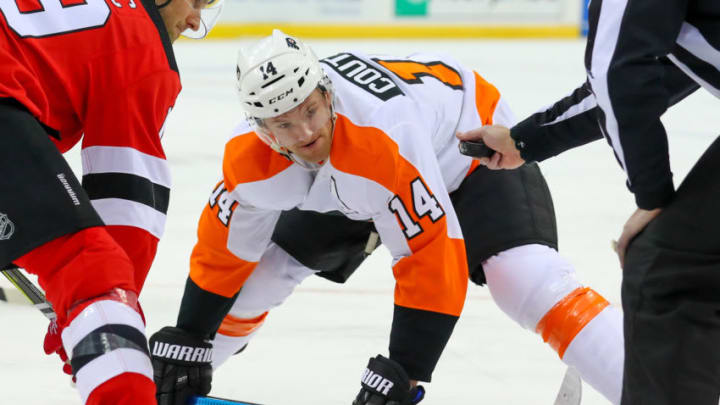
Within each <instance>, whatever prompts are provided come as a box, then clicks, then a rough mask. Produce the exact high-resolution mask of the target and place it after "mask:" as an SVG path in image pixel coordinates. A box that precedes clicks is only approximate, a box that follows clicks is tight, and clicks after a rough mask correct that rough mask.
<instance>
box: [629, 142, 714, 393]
mask: <svg viewBox="0 0 720 405" xmlns="http://www.w3.org/2000/svg"><path fill="white" fill-rule="evenodd" d="M622 302H623V310H624V311H625V371H624V373H625V376H624V382H623V393H622V405H650V404H652V405H671V404H672V405H717V404H718V396H719V395H720V138H718V139H716V140H715V142H713V144H712V145H711V146H710V147H709V148H708V150H707V151H706V152H705V154H704V155H703V156H702V157H701V158H700V160H699V161H698V162H697V163H696V164H695V167H694V168H693V169H692V171H691V172H690V174H688V176H687V178H686V179H685V181H683V183H682V185H681V186H680V188H679V189H678V191H677V193H676V195H675V197H674V200H673V201H672V202H671V203H670V204H669V205H668V206H667V207H665V209H664V210H663V211H662V212H661V213H660V215H659V216H658V217H657V218H655V220H653V221H652V222H651V223H650V224H649V225H648V227H647V228H646V229H645V230H644V231H643V232H642V233H641V234H640V235H639V236H638V237H637V238H635V239H634V240H633V242H632V243H631V244H630V247H629V249H628V252H627V256H626V262H625V268H624V274H623V283H622Z"/></svg>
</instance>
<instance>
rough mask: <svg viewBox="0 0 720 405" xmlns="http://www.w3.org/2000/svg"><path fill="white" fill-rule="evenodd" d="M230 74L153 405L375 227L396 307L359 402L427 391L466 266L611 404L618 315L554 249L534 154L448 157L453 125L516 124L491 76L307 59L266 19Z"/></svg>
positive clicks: (417, 65) (179, 389)
mask: <svg viewBox="0 0 720 405" xmlns="http://www.w3.org/2000/svg"><path fill="white" fill-rule="evenodd" d="M237 83H238V92H239V94H240V100H241V105H242V110H243V112H244V113H245V115H246V117H247V119H246V120H243V121H242V122H241V123H240V125H238V127H237V128H235V130H234V131H233V133H232V136H231V137H230V139H229V140H228V142H227V145H226V149H225V156H224V159H223V180H222V181H221V182H220V183H218V184H217V185H216V186H215V189H214V191H213V192H212V195H211V197H210V200H209V203H208V204H207V206H206V207H205V210H204V211H203V213H202V216H201V218H200V223H199V227H198V242H197V244H196V246H195V248H194V250H193V253H192V257H191V266H190V275H189V277H188V280H187V284H186V289H185V293H184V296H183V301H182V304H181V308H180V314H179V317H178V323H177V326H176V327H165V328H163V329H161V330H160V331H159V332H157V333H156V334H155V335H153V337H152V338H151V348H152V351H153V365H154V368H155V381H156V384H157V387H158V403H159V405H179V404H184V401H185V400H186V398H187V396H188V395H192V394H207V393H208V392H209V390H210V380H211V376H212V369H213V368H217V367H218V366H220V365H221V364H222V363H223V362H224V361H226V360H227V359H228V358H229V357H230V356H231V355H233V354H234V353H236V352H238V351H239V350H242V349H243V348H244V347H245V346H246V345H247V343H248V342H249V341H250V339H251V338H252V337H253V336H254V335H255V333H256V331H257V329H258V328H260V327H261V326H262V324H263V322H264V320H265V317H266V315H267V314H268V311H269V310H270V309H271V308H273V307H275V306H277V305H280V304H281V303H282V302H283V301H284V300H285V298H287V296H289V295H290V294H291V292H292V291H293V289H294V288H295V286H297V285H298V284H299V283H300V282H301V281H302V280H303V279H305V278H306V277H308V276H310V275H313V274H319V275H321V276H324V277H326V278H329V279H331V280H334V281H339V282H342V281H344V280H345V279H347V277H349V276H350V274H352V272H353V271H354V270H355V269H356V267H357V266H358V265H359V264H360V263H361V262H362V260H363V259H364V258H365V257H366V255H367V253H368V252H372V250H373V249H374V247H375V242H374V239H373V236H374V235H376V233H375V232H377V234H379V236H380V240H381V241H382V244H384V245H385V246H386V247H387V248H388V249H389V251H390V253H391V255H392V257H393V264H392V271H393V274H394V276H395V280H396V287H395V308H394V316H393V323H392V329H391V334H390V345H389V356H387V357H385V356H381V355H378V356H376V357H374V358H371V359H370V361H369V363H368V365H367V369H366V372H365V373H364V374H363V378H362V381H361V391H360V393H359V394H358V395H357V397H356V398H355V401H354V404H356V405H363V404H415V403H418V402H420V400H422V398H423V396H424V390H423V389H422V387H421V386H419V385H417V382H418V381H430V379H431V376H432V372H433V370H434V368H435V365H436V363H437V361H438V359H439V358H440V355H441V353H442V350H443V348H444V347H445V344H446V343H447V340H448V339H449V337H450V335H451V333H452V330H453V327H454V325H455V322H456V320H457V318H458V316H459V315H460V312H461V310H462V306H463V302H464V298H465V292H466V289H467V280H468V276H469V279H470V280H472V281H473V282H475V283H477V284H481V285H482V284H485V283H487V285H488V287H489V288H490V292H491V294H492V296H493V298H494V300H495V302H496V303H497V304H498V305H499V306H500V308H501V309H502V310H503V311H504V312H505V313H506V314H507V315H508V316H510V317H511V318H512V319H513V320H515V321H516V322H517V323H519V324H520V325H521V326H522V327H524V328H527V329H530V330H533V331H536V332H537V333H538V334H540V335H541V336H542V338H543V339H544V340H545V341H546V342H548V343H549V344H550V346H552V347H553V349H555V350H556V351H557V352H558V354H559V356H560V358H561V359H562V360H563V361H564V362H565V363H567V364H568V365H570V366H573V367H575V368H577V369H578V370H579V372H580V374H581V376H582V377H583V378H584V379H585V381H587V382H588V383H589V384H590V385H592V386H593V387H595V388H596V389H597V390H598V391H600V392H601V393H602V394H603V395H605V396H606V397H607V398H608V399H609V400H610V401H611V402H613V403H616V404H617V403H619V400H620V387H621V382H622V381H621V380H622V365H623V345H622V316H621V314H620V312H619V311H618V310H617V308H615V307H613V306H610V305H609V304H608V302H607V301H606V300H605V299H604V298H603V297H602V296H600V295H599V294H598V293H597V292H595V291H594V290H592V289H590V288H588V287H583V286H582V285H581V284H580V283H579V282H578V281H577V280H576V279H575V277H574V274H575V271H574V269H573V267H572V266H571V265H570V264H569V263H568V262H567V261H565V260H564V259H563V258H562V257H561V256H560V255H559V254H558V253H557V250H556V249H557V232H556V226H555V216H554V211H553V206H552V200H551V198H550V194H549V191H548V189H547V185H546V184H545V181H544V179H543V177H542V174H541V173H540V171H539V169H538V167H537V165H527V166H525V167H523V168H521V169H519V170H518V171H500V172H494V171H490V170H488V169H486V168H484V167H482V166H478V164H477V163H476V162H475V161H474V160H473V159H471V158H469V157H466V156H463V155H461V154H460V153H459V151H458V140H457V138H456V137H455V133H456V132H458V131H466V130H469V129H471V128H476V127H479V126H482V125H491V124H502V125H508V126H510V125H512V124H513V123H514V118H513V116H512V113H511V111H510V109H509V108H508V106H507V104H506V103H505V101H504V100H503V98H502V97H501V95H500V93H499V91H498V90H497V89H496V88H495V87H494V86H493V85H492V84H490V83H488V82H487V81H485V80H484V79H483V78H482V77H481V76H480V75H479V74H478V73H476V72H474V71H471V70H469V69H466V68H464V67H462V66H460V65H459V64H458V63H457V62H456V61H454V60H453V59H452V58H450V57H447V56H438V55H428V54H413V55H410V56H409V57H401V58H397V57H383V56H369V55H364V54H362V53H357V52H343V53H339V54H337V55H334V56H331V57H328V58H325V59H323V60H321V61H318V59H317V58H316V56H315V55H314V53H313V52H312V50H310V49H309V48H308V47H307V46H306V45H304V44H303V43H301V42H300V41H299V40H297V39H295V38H293V37H290V36H287V35H285V34H284V33H282V32H280V31H278V30H276V31H274V32H273V35H272V36H270V37H268V38H265V39H263V40H262V41H260V42H259V43H257V44H256V45H254V46H252V47H250V48H249V49H247V50H246V51H243V52H241V53H240V55H239V58H238V65H237ZM173 345H176V346H173ZM183 346H184V347H185V348H184V349H183V350H184V352H182V351H178V350H175V351H171V350H168V349H167V348H168V347H177V348H180V347H183ZM211 348H212V349H213V351H214V359H213V360H210V359H208V358H207V356H194V355H193V354H192V353H207V349H211ZM182 353H185V354H186V355H183V354H182ZM477 355H478V356H481V353H477ZM342 400H343V399H342V398H338V401H342Z"/></svg>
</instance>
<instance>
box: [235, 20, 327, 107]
mask: <svg viewBox="0 0 720 405" xmlns="http://www.w3.org/2000/svg"><path fill="white" fill-rule="evenodd" d="M236 73H237V91H238V94H239V96H240V102H241V104H242V108H243V111H244V112H245V113H246V114H247V115H248V118H251V119H256V120H257V119H260V120H262V119H263V118H271V117H276V116H278V115H281V114H284V113H286V112H288V111H290V110H292V109H293V108H295V107H297V106H298V105H300V104H301V103H302V102H303V101H305V99H307V97H308V96H309V95H310V94H311V93H312V92H313V90H315V88H317V86H318V84H321V85H322V84H326V85H327V86H326V89H328V90H330V89H329V88H328V87H329V79H327V76H326V75H325V72H323V70H322V68H321V67H320V63H319V61H318V58H317V56H315V53H314V52H313V51H312V49H310V47H308V46H307V45H305V44H303V43H302V42H301V41H299V40H297V39H295V38H293V37H291V36H289V35H286V34H285V33H283V32H282V31H280V30H278V29H275V30H273V33H272V35H270V36H268V37H266V38H263V39H262V40H260V41H259V42H257V43H256V44H254V45H253V46H252V47H250V48H248V49H246V50H245V51H243V50H241V51H240V53H239V55H238V61H237V71H236Z"/></svg>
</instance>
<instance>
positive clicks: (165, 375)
mask: <svg viewBox="0 0 720 405" xmlns="http://www.w3.org/2000/svg"><path fill="white" fill-rule="evenodd" d="M150 347H151V350H152V365H153V372H154V377H155V385H156V387H157V403H158V405H185V404H187V401H188V398H190V397H191V396H193V395H207V394H208V393H209V392H210V382H211V381H212V366H211V363H212V344H211V343H210V342H208V341H207V340H204V339H202V338H200V337H197V336H194V335H191V334H190V333H188V332H186V331H184V330H183V329H180V328H174V327H171V326H166V327H164V328H162V329H160V330H159V331H158V332H156V333H155V334H154V335H152V336H151V337H150Z"/></svg>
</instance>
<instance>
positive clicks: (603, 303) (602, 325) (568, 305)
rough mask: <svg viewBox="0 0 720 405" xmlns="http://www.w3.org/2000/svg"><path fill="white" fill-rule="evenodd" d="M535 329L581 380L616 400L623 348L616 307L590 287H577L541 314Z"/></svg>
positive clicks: (620, 387)
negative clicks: (543, 314)
mask: <svg viewBox="0 0 720 405" xmlns="http://www.w3.org/2000/svg"><path fill="white" fill-rule="evenodd" d="M536 331H537V332H538V333H539V334H540V335H541V336H542V338H543V340H544V341H545V342H547V343H548V344H549V345H550V346H551V347H552V348H553V349H555V351H557V353H558V355H559V356H560V358H561V359H562V360H563V362H565V363H566V364H568V365H569V366H573V367H575V368H576V369H577V370H578V371H579V372H580V375H581V376H582V379H583V380H585V381H586V382H587V383H588V384H590V385H591V386H592V387H593V388H595V389H596V390H597V391H598V392H600V393H602V394H603V395H604V396H605V397H606V398H608V399H609V400H610V401H611V402H612V403H613V404H619V403H620V393H621V389H622V368H623V359H624V349H623V335H622V314H621V312H620V311H619V310H618V309H617V308H615V307H612V306H610V305H609V303H608V302H607V300H606V299H605V298H603V297H602V296H601V295H600V294H598V293H597V292H595V291H594V290H592V289H591V288H588V287H584V288H578V289H576V290H574V291H573V292H571V293H570V294H568V295H567V296H566V297H565V298H563V299H561V300H560V301H558V303H557V304H555V306H553V307H552V308H551V309H550V310H549V311H548V312H547V313H546V314H545V316H544V317H543V318H542V319H541V320H540V322H538V325H537V329H536Z"/></svg>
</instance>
